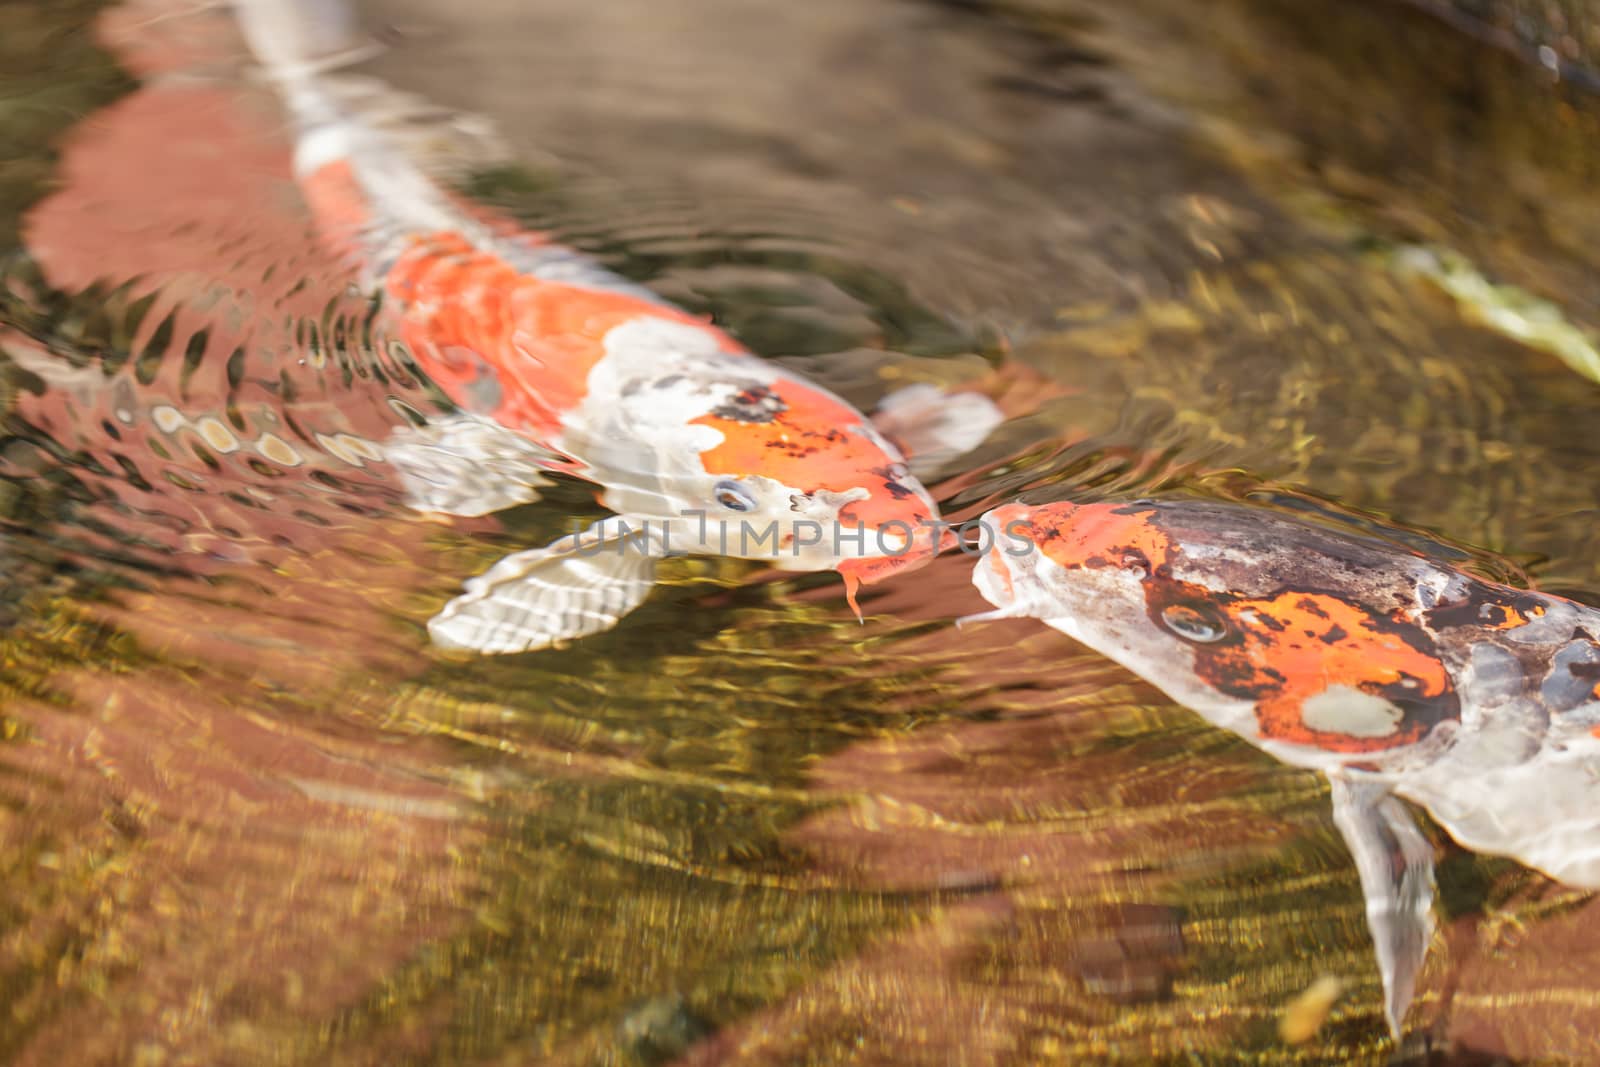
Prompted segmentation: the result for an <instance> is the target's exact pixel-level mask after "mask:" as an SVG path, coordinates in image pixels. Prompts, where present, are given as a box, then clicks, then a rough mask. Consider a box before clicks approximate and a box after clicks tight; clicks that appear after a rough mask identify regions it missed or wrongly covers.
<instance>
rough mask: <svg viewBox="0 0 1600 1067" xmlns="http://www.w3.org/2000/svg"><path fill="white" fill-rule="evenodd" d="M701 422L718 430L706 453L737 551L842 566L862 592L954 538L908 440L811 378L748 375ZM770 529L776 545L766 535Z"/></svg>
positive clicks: (719, 508)
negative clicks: (901, 441)
mask: <svg viewBox="0 0 1600 1067" xmlns="http://www.w3.org/2000/svg"><path fill="white" fill-rule="evenodd" d="M695 421H696V424H697V425H699V426H702V427H707V428H710V429H714V430H715V431H716V432H717V434H718V438H719V439H718V441H717V443H716V445H715V446H714V447H712V448H708V449H706V450H704V451H702V452H701V453H700V462H701V463H702V465H703V466H704V468H705V471H706V475H707V479H708V480H709V481H708V484H707V485H706V486H705V488H706V490H707V491H708V492H709V499H708V500H706V501H704V504H705V506H706V509H707V511H708V512H710V513H712V514H714V515H716V516H717V518H719V519H721V520H722V521H723V522H725V523H727V524H728V525H730V526H733V527H735V528H736V529H737V533H738V538H737V539H738V540H739V541H740V542H741V543H740V544H739V545H738V546H737V547H735V548H734V549H733V550H732V551H730V552H729V554H731V555H739V556H745V557H746V558H761V559H766V560H769V561H770V562H771V563H772V564H773V565H774V566H776V567H779V568H780V569H784V570H823V569H829V568H831V569H836V570H838V571H839V572H840V573H841V574H842V575H843V576H844V578H845V582H846V586H847V587H848V589H849V590H850V593H851V594H852V596H853V595H854V592H855V589H856V587H857V586H858V585H861V584H870V583H872V582H876V581H879V580H881V579H882V578H884V577H886V576H888V575H889V574H892V573H896V572H898V571H903V570H907V569H912V568H915V567H917V566H920V565H921V564H923V563H926V562H927V561H929V560H930V559H932V558H933V556H934V555H935V554H936V553H937V552H938V551H939V548H940V547H941V546H942V545H943V544H944V542H945V540H946V539H947V538H946V537H945V536H944V535H943V534H942V532H941V527H940V525H939V508H938V505H937V504H935V503H934V501H933V497H932V496H931V495H930V494H929V493H928V491H927V489H926V488H924V487H923V485H922V483H921V482H919V481H918V480H917V479H916V478H915V477H913V476H912V474H911V472H910V470H909V469H908V468H907V466H906V463H905V459H904V457H903V456H902V455H901V454H900V452H899V450H898V449H896V448H895V446H894V445H893V444H891V443H890V442H889V441H887V440H886V439H885V438H884V437H883V436H882V435H881V434H879V433H878V431H877V430H876V429H875V428H874V427H873V425H872V423H871V422H870V421H868V419H867V418H866V417H864V416H863V415H862V414H860V413H859V412H857V411H856V410H855V409H854V408H852V407H850V405H848V404H846V403H845V402H844V401H843V400H840V399H839V398H838V397H835V396H834V395H833V394H831V393H829V392H827V391H826V390H823V389H821V388H819V387H817V386H814V385H812V384H811V383H809V382H805V381H802V380H800V379H798V378H792V377H781V378H774V379H772V380H770V381H767V382H762V383H752V384H748V385H746V386H745V387H744V388H742V389H740V390H739V391H738V392H737V393H735V394H734V395H732V396H730V397H727V398H726V400H725V402H724V403H722V404H719V405H717V407H716V408H714V409H713V410H711V411H709V412H707V413H706V414H705V415H703V416H701V417H700V418H699V419H697V420H695ZM772 529H776V530H777V531H778V533H777V537H776V541H777V551H767V550H764V549H763V548H762V546H761V545H760V544H758V543H757V542H758V541H760V531H766V530H772ZM752 531H756V533H755V534H754V535H753V534H752ZM769 540H770V539H769Z"/></svg>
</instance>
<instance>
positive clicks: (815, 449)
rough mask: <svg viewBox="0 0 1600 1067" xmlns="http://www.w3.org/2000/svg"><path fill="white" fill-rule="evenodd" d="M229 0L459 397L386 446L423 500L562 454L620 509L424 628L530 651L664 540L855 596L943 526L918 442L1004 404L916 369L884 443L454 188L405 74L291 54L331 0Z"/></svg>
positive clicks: (628, 605) (468, 489) (535, 470)
mask: <svg viewBox="0 0 1600 1067" xmlns="http://www.w3.org/2000/svg"><path fill="white" fill-rule="evenodd" d="M235 7H236V13H237V14H238V15H239V18H240V22H241V26H242V28H243V30H244V31H245V35H246V38H247V40H248V41H249V42H250V44H251V47H252V50H253V51H254V52H255V54H256V55H257V56H258V57H259V58H260V59H261V60H262V61H263V63H264V65H265V67H266V68H267V73H268V75H269V76H270V78H271V79H272V80H273V81H274V83H275V86H276V88H277V89H278V90H279V92H280V95H281V96H282V97H283V99H284V100H285V102H286V103H287V105H288V109H289V111H290V112H291V114H292V116H293V119H294V121H295V124H296V126H297V130H298V133H297V144H296V153H295V171H296V177H297V180H298V182H299V185H300V187H301V189H302V191H303V194H304V196H305V198H306V200H307V201H308V203H309V205H310V207H311V210H312V214H313V216H314V217H315V219H316V221H317V222H318V224H319V226H320V228H321V231H322V233H323V234H324V235H325V237H326V239H327V240H328V242H329V243H330V244H332V245H333V246H334V247H336V248H338V249H339V250H341V251H342V252H344V253H345V254H347V255H348V256H349V257H350V258H351V259H352V260H353V262H354V264H355V266H356V269H357V273H358V276H359V279H360V284H361V286H362V287H363V288H364V289H366V290H367V291H369V292H370V293H372V294H373V295H374V296H376V297H381V300H382V304H383V311H384V316H385V321H386V322H387V324H388V327H389V328H390V329H391V330H392V331H393V332H394V333H395V335H397V336H398V338H399V339H400V340H401V341H403V342H404V344H405V346H406V347H407V348H408V349H409V351H410V353H411V355H412V357H413V358H414V360H415V362H416V364H417V366H418V367H419V368H420V369H421V370H422V372H423V373H424V374H425V375H427V377H428V378H429V379H431V380H432V381H433V382H434V383H435V384H436V385H437V386H438V387H439V388H440V389H441V390H442V391H443V392H444V393H445V394H446V395H447V396H448V397H449V399H450V401H451V402H452V403H454V404H455V405H456V406H457V407H458V408H459V409H460V410H459V413H457V414H456V415H454V416H453V417H448V418H443V419H440V420H437V421H435V422H433V423H431V424H430V425H429V426H428V427H425V428H423V429H422V430H419V431H413V432H409V433H401V434H399V435H397V437H396V438H395V439H394V440H393V441H392V442H391V443H390V444H389V446H388V447H387V448H386V455H387V458H388V459H389V460H390V462H392V463H393V464H395V465H396V466H397V467H399V468H400V469H401V471H402V474H403V476H404V477H405V479H406V482H407V485H408V488H409V490H410V493H411V498H412V502H413V503H414V505H415V506H416V507H418V508H419V509H422V510H426V511H432V512H442V513H446V514H451V515H463V516H465V515H482V514H487V513H490V512H494V511H499V510H501V509H504V508H507V507H510V506H513V505H516V504H521V503H525V502H528V501H532V500H535V499H538V496H539V493H538V489H539V487H541V486H543V485H547V484H549V481H548V479H547V478H546V477H545V475H547V474H549V473H552V472H556V473H562V474H566V475H571V476H576V477H578V478H582V479H586V480H588V481H590V482H593V483H595V484H596V485H598V486H599V487H600V492H599V494H598V497H599V501H600V502H601V503H602V504H603V505H604V506H605V507H607V508H609V509H610V510H611V511H613V512H615V513H616V514H615V515H613V516H608V517H607V518H605V519H602V520H600V521H599V522H597V523H595V524H594V525H593V526H591V527H590V528H589V529H587V530H585V531H583V532H582V533H581V534H577V535H574V536H572V537H571V538H563V539H561V540H559V541H557V542H556V543H555V544H552V545H548V546H544V547H541V548H535V549H531V550H528V551H523V552H518V553H516V554H514V555H511V556H508V557H507V558H505V559H502V560H500V561H499V562H498V563H496V564H495V565H494V566H493V567H492V568H491V569H490V570H489V571H488V572H487V573H485V574H484V575H482V576H480V577H478V578H475V579H472V580H469V581H468V582H467V583H466V587H465V592H464V593H463V594H462V595H461V596H459V597H457V598H456V599H454V600H452V601H451V602H450V603H449V604H447V605H446V606H445V607H444V609H443V610H442V611H441V612H440V613H439V614H438V615H437V616H435V617H434V618H433V619H432V620H431V621H430V623H429V625H428V629H429V633H430V635H431V636H432V638H433V640H434V642H435V643H436V644H439V645H442V646H448V647H456V648H463V649H471V650H475V651H478V652H485V653H503V652H520V651H527V650H531V649H537V648H543V647H546V646H548V645H551V644H554V643H556V642H558V641H564V640H570V639H573V638H578V637H582V636H585V635H588V634H592V633H596V632H599V631H601V630H605V629H608V628H610V627H611V626H613V625H615V623H616V622H617V621H618V620H619V619H620V618H621V617H622V616H623V615H625V614H626V613H627V612H629V611H631V610H633V609H634V608H635V607H637V606H638V604H639V603H641V602H642V601H643V599H644V598H645V596H646V595H647V594H648V592H649V590H650V588H651V587H652V585H653V583H654V574H655V566H656V561H657V560H658V559H660V558H661V557H663V556H665V555H669V554H683V553H693V554H721V555H734V556H741V557H743V558H754V559H764V560H767V561H769V562H771V563H772V564H774V565H775V566H777V567H778V568H780V569H785V570H800V571H809V570H821V569H829V568H832V569H835V570H837V571H839V572H840V574H841V575H842V576H843V577H844V579H845V585H846V592H847V595H848V596H849V598H850V602H851V604H852V606H854V604H855V593H856V590H857V588H858V587H859V586H860V585H862V584H866V583H870V582H873V581H877V580H879V579H881V578H882V577H884V576H885V575H887V574H889V573H891V572H893V571H897V570H906V569H911V568H913V567H915V566H918V565H921V564H922V563H925V562H927V561H928V560H930V559H931V558H932V557H933V556H934V555H935V554H936V553H937V552H938V551H939V549H940V548H941V546H943V545H944V544H946V543H947V542H948V541H949V536H948V535H947V534H946V535H941V534H940V533H939V531H938V529H937V526H936V525H935V524H936V522H937V520H938V518H939V510H938V507H937V505H936V504H935V503H934V500H933V498H932V496H931V495H930V494H929V493H928V491H927V489H926V488H924V486H923V485H922V483H921V481H919V479H918V473H917V472H914V471H913V469H912V462H914V460H915V456H916V454H917V453H918V452H919V451H921V450H922V446H923V445H924V444H927V445H930V446H935V447H936V448H937V449H938V450H940V451H942V452H948V451H949V450H950V449H951V448H952V447H956V446H962V445H964V447H971V446H973V445H976V444H977V443H979V442H980V441H981V440H982V438H983V437H984V436H985V435H986V434H987V433H988V430H989V429H990V428H992V427H993V426H994V425H995V424H996V423H997V422H998V421H999V420H1000V416H999V413H998V411H997V409H995V408H994V406H993V405H992V404H991V403H989V402H988V401H987V400H986V399H984V398H981V397H977V396H974V395H969V394H959V395H957V396H955V397H951V398H944V397H942V395H940V394H938V391H937V390H932V389H931V387H922V388H921V389H914V391H913V392H912V393H911V394H908V395H904V396H901V397H899V398H897V402H896V403H893V404H891V405H889V407H890V408H891V409H892V417H893V421H894V424H895V426H897V427H898V428H899V430H900V433H899V435H898V441H899V446H897V444H895V443H892V442H891V441H890V439H889V438H888V436H886V434H885V433H883V432H881V431H880V430H879V428H878V427H877V426H875V425H874V423H873V422H872V421H871V420H869V419H868V418H867V417H866V416H865V415H863V414H862V413H861V412H859V411H857V410H856V409H854V408H853V407H851V406H850V405H849V404H847V403H846V402H845V401H843V400H841V399H840V398H839V397H837V396H835V395H834V394H832V393H830V392H829V391H827V390H826V389H824V388H822V387H820V386H818V385H815V384H813V383H811V382H810V381H807V380H806V379H804V378H801V377H799V376H797V375H794V374H791V373H789V372H787V371H785V370H783V369H781V368H779V367H777V366H776V365H774V364H772V363H770V362H767V361H765V360H762V359H760V358H758V357H756V356H754V355H752V354H751V353H750V352H749V351H747V350H746V349H745V348H743V347H742V346H741V345H740V344H739V343H738V342H737V341H735V340H734V339H733V338H732V337H730V336H729V335H728V334H726V333H724V332H723V331H721V330H720V329H718V328H716V327H715V326H714V325H712V324H710V323H709V322H706V321H704V320H702V319H699V318H696V317H695V316H693V315H690V314H688V313H687V312H685V311H682V310H680V309H678V308H676V307H673V306H672V305H670V304H668V303H667V302H666V301H664V300H663V299H661V298H660V297H658V296H657V295H655V294H654V293H652V292H651V291H650V290H648V289H645V288H643V287H642V286H639V285H636V284H634V283H632V282H630V281H627V280H625V279H623V278H621V277H619V276H617V275H615V274H613V273H611V272H610V271H607V270H605V269H603V268H602V267H601V266H599V265H598V264H596V263H594V262H592V261H590V260H588V259H586V258H585V257H583V256H581V255H580V254H578V253H577V252H575V251H573V250H571V249H569V248H565V247H562V246H560V245H558V244H554V243H552V242H550V241H549V240H547V239H546V238H545V237H543V236H541V235H539V234H536V233H530V232H527V231H525V230H521V229H519V228H518V227H517V226H515V225H514V224H513V223H511V222H510V221H508V220H506V219H503V218H498V217H496V216H494V215H493V214H492V213H490V212H488V211H485V210H483V209H481V208H479V207H477V206H475V205H470V204H467V203H464V202H463V201H462V200H461V199H459V198H458V197H456V196H455V195H454V194H452V193H451V192H449V191H448V190H447V188H446V187H445V185H444V184H443V183H441V182H440V181H436V180H435V179H434V177H433V176H432V175H431V174H430V173H429V172H428V171H427V169H426V168H425V166H424V160H422V159H421V158H420V157H419V155H418V154H417V153H416V152H413V151H409V150H408V149H407V146H406V144H405V143H404V142H403V141H402V140H401V139H399V138H397V137H395V136H392V135H391V134H390V132H389V131H387V130H386V129H384V127H383V125H382V123H381V122H380V121H377V120H376V119H374V118H373V115H374V112H375V110H376V108H377V106H378V105H379V104H381V101H382V100H383V99H384V97H385V96H386V95H389V96H393V95H396V94H393V93H392V92H390V93H388V94H386V93H385V92H384V91H383V88H382V87H380V88H379V89H378V90H376V91H374V90H372V89H371V88H370V86H371V84H372V83H370V82H368V83H363V85H364V86H365V87H364V88H363V89H362V90H361V91H360V92H351V91H350V90H349V87H350V86H351V85H352V84H356V83H354V81H353V80H349V79H347V80H344V81H342V82H341V81H340V80H339V79H335V78H331V77H329V76H327V75H326V74H325V73H323V72H322V71H321V70H320V69H319V64H318V63H317V62H316V60H315V56H313V57H312V59H311V60H310V61H302V60H300V59H299V58H298V57H300V56H303V55H307V54H308V53H310V52H312V51H314V50H315V48H316V46H317V43H318V38H319V33H320V32H321V28H322V27H328V26H335V27H338V31H337V33H336V36H337V37H339V38H340V41H339V42H338V43H339V44H341V45H342V44H344V43H346V41H345V39H347V38H348V26H347V22H348V20H347V19H344V18H342V17H341V16H340V14H339V10H340V9H342V8H343V5H342V4H335V3H329V2H325V0H324V2H318V0H295V2H291V3H289V4H286V5H285V4H266V3H257V2H247V0H240V2H238V3H236V5H235ZM330 50H331V49H330ZM362 97H364V101H363V102H361V103H360V105H359V106H355V105H352V103H351V101H352V100H355V99H357V98H362ZM375 102H376V103H375ZM900 446H904V447H905V448H906V451H907V452H909V453H911V455H912V456H913V460H912V461H908V460H907V458H906V455H905V454H904V453H902V451H901V447H900ZM960 450H964V448H962V449H960ZM858 614H859V611H858Z"/></svg>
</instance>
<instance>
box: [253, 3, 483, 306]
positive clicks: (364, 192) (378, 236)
mask: <svg viewBox="0 0 1600 1067" xmlns="http://www.w3.org/2000/svg"><path fill="white" fill-rule="evenodd" d="M233 3H234V14H235V17H236V19H237V20H238V23H239V27H240V29H241V31H242V32H243V34H244V37H245V41H246V43H247V44H248V45H249V47H250V50H251V52H252V54H253V55H254V56H255V57H256V59H257V60H258V61H259V62H260V63H261V66H262V70H263V72H264V74H265V75H266V77H267V79H268V80H269V81H270V82H271V83H272V85H273V87H274V88H275V89H276V90H277V92H278V95H279V96H280V97H281V98H282V99H283V101H284V104H285V105H286V106H287V107H288V109H289V111H290V114H291V116H292V118H293V121H294V124H295V127H296V131H297V137H296V146H295V177H296V180H297V181H298V182H299V183H300V186H301V188H302V190H303V191H304V193H305V196H306V199H307V201H308V202H309V204H310V206H311V210H312V213H313V214H314V215H315V216H316V219H317V223H318V226H319V228H321V230H322V231H323V233H324V236H325V238H326V239H327V240H328V242H329V243H330V244H331V245H333V246H334V248H335V250H336V251H338V252H339V253H340V254H342V255H346V256H348V257H350V258H351V259H353V260H354V261H355V263H356V266H357V267H358V268H359V269H360V271H361V274H362V276H363V277H364V279H366V280H367V281H369V282H376V281H377V280H378V279H379V278H380V277H381V276H382V274H383V272H384V270H385V269H386V268H387V264H388V263H389V262H390V261H391V260H392V258H393V256H394V255H395V254H396V252H397V250H398V247H399V246H400V245H401V244H402V243H403V242H404V240H405V239H406V238H408V237H410V236H413V235H416V234H424V233H436V232H442V231H449V232H455V233H460V234H463V235H464V236H467V237H468V238H469V239H472V240H479V241H482V240H486V239H488V237H489V233H488V228H487V227H486V226H485V225H484V224H483V223H482V222H481V221H479V220H478V219H476V218H474V216H473V214H472V213H470V212H468V211H466V210H464V209H463V208H462V207H460V206H459V205H458V204H457V202H456V201H455V199H454V197H452V196H451V195H450V194H449V193H448V192H446V188H445V186H446V184H448V183H449V182H451V181H453V180H459V179H461V178H462V177H465V176H466V175H468V174H470V173H473V172H477V171H481V170H484V169H486V168H488V167H491V166H495V165H498V164H501V163H503V162H505V161H506V160H507V158H508V153H507V151H506V150H505V148H504V146H503V145H502V143H501V142H500V140H499V138H498V137H497V136H496V135H495V133H494V130H493V129H492V127H490V126H489V124H488V123H487V122H486V121H485V120H482V119H476V118H473V117H470V116H464V115H459V114H457V113H454V112H449V111H446V110H443V109H441V108H438V107H436V106H434V105H431V104H429V103H427V102H426V101H424V100H422V99H420V98H418V97H415V96H412V95H411V94H408V93H403V92H401V91H399V90H397V89H394V88H393V87H391V86H389V85H387V84H385V83H383V82H381V81H378V80H376V79H372V78H363V77H359V76H355V75H348V74H333V73H330V72H331V71H334V70H336V69H337V68H341V67H345V66H348V65H350V64H352V63H356V62H359V61H360V60H362V59H366V58H369V57H371V56H372V55H375V54H376V53H377V52H379V51H381V50H382V46H381V45H380V44H378V43H377V42H376V41H375V40H373V39H372V38H371V37H369V36H367V35H366V34H364V33H363V32H362V31H361V30H360V28H359V27H358V25H357V22H356V20H355V17H354V15H353V13H352V12H351V10H350V8H349V6H348V4H347V3H346V2H345V0H233ZM442 183H444V184H442Z"/></svg>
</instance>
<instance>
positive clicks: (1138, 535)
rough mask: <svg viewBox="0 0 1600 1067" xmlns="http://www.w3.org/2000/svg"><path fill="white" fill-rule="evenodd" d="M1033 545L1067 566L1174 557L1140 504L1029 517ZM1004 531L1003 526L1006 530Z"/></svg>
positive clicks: (1065, 508)
mask: <svg viewBox="0 0 1600 1067" xmlns="http://www.w3.org/2000/svg"><path fill="white" fill-rule="evenodd" d="M1030 522H1031V526H1032V540H1033V542H1034V543H1035V544H1036V545H1038V546H1039V548H1040V549H1041V550H1042V551H1043V552H1044V554H1045V555H1046V556H1047V557H1049V558H1050V559H1051V560H1054V561H1055V562H1056V563H1058V564H1060V565H1061V566H1063V567H1067V568H1074V567H1089V568H1099V567H1134V566H1141V567H1143V568H1144V569H1145V570H1146V571H1147V572H1151V571H1154V570H1155V569H1156V568H1158V567H1160V566H1161V565H1163V564H1165V563H1167V562H1168V561H1169V560H1170V559H1171V557H1172V540H1171V538H1169V537H1168V536H1167V535H1166V533H1165V532H1164V531H1162V530H1161V529H1160V528H1159V527H1157V526H1156V525H1155V524H1154V523H1152V522H1151V521H1150V520H1149V519H1148V518H1147V511H1146V510H1145V509H1141V508H1140V507H1139V506H1138V505H1131V506H1130V505H1126V504H1067V503H1057V504H1047V505H1045V506H1043V507H1038V508H1034V509H1033V511H1032V513H1031V515H1030ZM1002 530H1004V527H1002Z"/></svg>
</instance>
